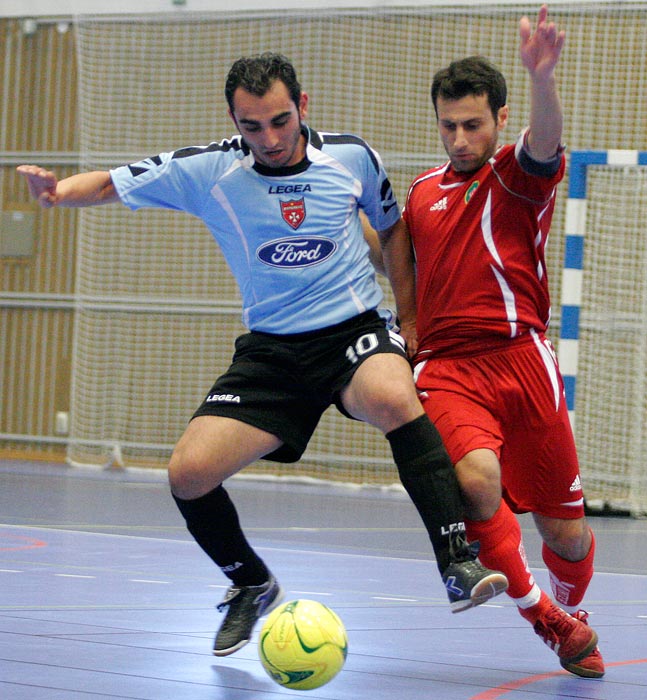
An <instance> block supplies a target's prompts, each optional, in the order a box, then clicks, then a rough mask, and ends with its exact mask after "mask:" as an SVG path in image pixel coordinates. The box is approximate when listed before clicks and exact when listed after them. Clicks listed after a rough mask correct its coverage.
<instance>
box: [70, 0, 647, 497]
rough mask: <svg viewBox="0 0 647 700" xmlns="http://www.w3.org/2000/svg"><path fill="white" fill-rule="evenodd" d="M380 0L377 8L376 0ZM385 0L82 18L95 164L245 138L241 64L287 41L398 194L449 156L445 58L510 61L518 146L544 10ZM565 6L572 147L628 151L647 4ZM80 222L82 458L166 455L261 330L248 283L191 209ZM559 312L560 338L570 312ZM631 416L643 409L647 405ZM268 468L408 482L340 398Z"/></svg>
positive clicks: (85, 158) (85, 106)
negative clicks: (440, 129) (441, 94)
mask: <svg viewBox="0 0 647 700" xmlns="http://www.w3.org/2000/svg"><path fill="white" fill-rule="evenodd" d="M362 4H364V5H367V4H369V3H362V2H361V1H359V0H358V3H357V5H358V6H361V5H362ZM414 4H415V3H414ZM370 5H371V7H365V8H362V7H358V9H355V10H349V9H339V8H337V9H336V8H335V7H334V0H333V2H332V3H331V8H329V9H326V10H309V11H307V12H300V11H298V10H294V11H292V10H285V9H276V10H267V11H255V12H251V11H248V12H234V11H231V12H222V11H221V12H215V13H213V14H199V15H198V14H193V13H182V12H178V13H169V14H168V15H163V16H150V15H141V16H135V15H133V16H127V17H109V16H100V17H99V16H97V17H93V16H79V17H77V18H76V19H75V23H74V28H75V31H76V36H77V53H78V66H79V81H80V90H79V94H80V104H79V109H80V145H81V153H82V166H83V168H84V169H95V168H106V167H111V166H113V165H117V164H121V163H125V162H131V161H134V160H136V159H138V158H141V157H145V156H149V155H154V154H156V153H159V152H161V151H166V150H172V149H174V148H178V147H181V146H187V145H204V144H206V143H209V142H210V141H213V140H219V139H221V138H223V137H226V136H229V135H231V134H232V133H234V127H233V124H232V123H231V121H230V120H229V117H228V116H227V113H226V104H225V100H224V96H223V86H224V81H225V76H226V73H227V70H228V69H229V66H230V65H231V63H232V62H233V61H234V60H235V59H236V58H238V57H239V56H241V55H247V54H253V53H259V52H261V51H263V50H275V51H280V52H282V53H284V54H286V55H287V56H288V57H289V58H290V59H291V60H292V61H293V62H294V64H295V66H296V68H297V71H298V74H299V78H300V81H301V84H302V86H303V88H304V90H306V92H308V93H309V95H310V103H309V118H308V121H309V123H310V124H311V125H312V126H313V127H314V128H320V129H324V130H328V131H342V132H350V133H356V134H360V135H361V136H363V137H364V138H365V139H366V140H367V141H368V142H369V143H370V144H371V145H372V146H373V147H375V148H376V149H377V150H378V151H379V152H380V153H381V155H382V157H383V159H384V161H385V164H386V166H387V169H388V171H389V174H390V177H391V181H392V183H393V185H394V188H395V191H396V194H397V195H398V197H399V199H400V201H402V200H403V197H404V194H405V192H406V188H407V186H408V184H409V183H410V181H411V180H412V179H413V178H414V177H415V176H416V175H417V174H418V173H419V172H420V171H422V170H424V169H426V168H428V167H430V166H431V165H433V164H435V163H438V162H442V161H443V160H444V158H445V156H444V153H443V152H442V151H441V147H440V144H439V141H438V139H437V136H436V131H435V119H434V116H433V109H432V106H431V101H430V99H429V85H430V82H431V77H432V75H433V73H434V72H435V70H437V69H438V68H440V67H442V66H444V65H446V64H447V63H448V62H449V61H451V60H453V59H455V58H459V57H462V56H465V55H469V54H475V53H478V54H483V55H486V56H488V57H489V58H490V59H491V60H492V61H493V62H495V63H496V64H497V65H498V66H499V67H500V68H501V69H502V71H503V72H504V74H505V75H506V78H507V80H508V88H509V105H510V112H511V114H510V121H509V125H508V127H507V130H506V133H505V134H504V137H505V139H506V140H513V139H514V138H515V136H516V134H517V132H518V131H519V130H520V129H521V128H522V127H523V126H524V122H525V119H526V115H527V111H528V81H527V75H526V71H525V69H524V68H523V66H522V65H521V62H520V60H519V58H518V20H519V18H520V17H521V16H522V14H528V15H529V16H530V17H534V16H535V14H536V11H537V6H536V5H534V4H533V5H531V4H528V5H521V4H519V3H518V2H517V3H511V4H501V5H496V4H488V5H481V4H479V3H473V4H472V6H469V5H467V4H463V3H447V4H446V5H439V4H438V3H430V4H429V5H428V6H420V5H419V4H418V5H416V6H415V7H405V6H400V3H394V5H397V6H393V7H389V6H388V5H389V3H379V5H380V6H379V7H378V8H376V7H373V6H372V5H373V3H370ZM550 12H551V16H552V17H553V19H555V21H557V22H558V23H559V24H560V26H563V27H565V28H566V30H567V33H568V39H567V45H566V47H565V49H564V52H563V56H562V60H561V62H560V67H559V79H560V83H561V85H562V96H563V102H564V109H565V115H566V121H565V142H566V143H567V146H568V147H569V148H572V149H574V148H591V147H596V148H613V147H619V145H618V143H617V140H618V139H622V144H620V145H621V147H623V148H639V147H640V144H641V143H643V142H644V128H643V125H644V123H645V110H646V107H645V102H644V100H643V99H642V95H643V94H644V92H645V89H644V88H645V81H646V80H647V77H646V76H645V73H644V70H643V67H644V65H643V64H644V55H643V52H644V46H645V43H647V6H646V5H645V4H644V3H618V2H613V3H596V2H592V3H570V4H563V5H551V7H550ZM618 105H622V109H617V108H616V107H617V106H618ZM601 197H603V198H609V197H610V195H606V194H604V195H601ZM564 198H565V187H564V191H562V192H560V199H559V200H558V204H557V209H556V214H555V219H554V224H553V232H552V239H551V243H550V245H549V253H548V254H549V272H550V274H551V279H552V285H553V299H554V301H555V303H556V300H558V299H559V284H560V279H559V278H560V274H559V272H560V270H561V264H562V263H561V257H562V249H563V218H564V206H563V201H564ZM613 216H614V217H616V218H615V219H614V221H616V220H617V219H620V222H619V223H618V224H617V225H618V226H620V227H622V228H625V229H627V230H629V229H630V228H631V226H633V225H634V224H635V225H636V230H635V232H634V235H636V236H638V238H639V231H640V228H639V226H638V222H637V221H634V218H635V213H634V212H632V211H631V207H630V206H628V205H627V206H626V207H623V206H622V205H618V206H617V207H614V211H613ZM79 226H80V230H79V246H78V264H77V292H76V294H77V315H76V338H75V345H74V362H73V371H74V377H73V397H72V407H71V434H70V445H69V459H70V461H72V462H74V463H96V464H105V463H108V462H109V461H110V460H114V461H117V462H120V461H123V462H124V463H126V464H130V465H133V464H135V465H137V464H145V465H149V464H153V465H158V464H164V463H165V462H166V460H167V458H168V455H169V453H170V450H171V449H172V445H173V444H174V442H175V441H176V439H177V438H178V436H179V435H180V434H181V432H182V431H183V429H184V426H185V425H186V421H187V420H188V418H189V417H190V415H191V414H192V412H193V410H194V409H195V408H196V407H197V405H198V404H199V403H200V401H201V400H202V398H203V396H204V394H205V393H206V392H207V391H208V389H209V388H210V386H211V384H212V382H213V380H214V379H215V378H216V377H217V376H218V375H219V374H220V373H221V372H222V371H223V370H224V369H225V368H226V367H227V365H228V363H229V361H230V357H231V353H232V350H233V341H234V338H235V337H236V336H237V335H238V334H240V333H241V332H242V331H243V328H242V326H241V323H240V302H239V296H238V291H237V289H236V286H235V284H234V282H233V280H232V278H231V275H230V274H229V271H228V269H227V267H226V265H225V263H224V261H223V258H222V256H221V254H220V253H219V251H218V249H217V246H216V245H215V244H214V243H213V240H212V238H211V236H210V234H209V233H208V232H207V231H206V229H204V227H203V226H202V224H201V222H199V221H197V220H195V219H192V218H190V217H187V216H185V215H183V214H177V213H170V212H159V211H150V210H149V211H140V212H137V213H132V212H129V211H127V210H126V209H125V208H124V207H120V206H118V205H110V206H108V207H101V208H98V209H87V210H83V211H82V212H80V223H79ZM609 226H610V227H611V229H613V228H614V227H615V226H616V224H614V223H611V222H609ZM613 262H614V263H616V264H615V265H612V266H611V267H612V270H610V273H609V274H613V275H615V276H618V277H621V278H622V277H624V276H625V275H628V274H638V273H639V268H638V267H637V266H636V265H635V264H630V265H629V266H628V268H627V269H626V270H625V269H623V268H621V267H620V264H621V262H620V260H619V259H618V256H617V255H614V260H613ZM383 286H384V288H385V296H386V300H385V304H386V305H387V306H388V305H389V304H390V303H391V298H390V294H389V293H388V290H387V287H386V284H385V285H383ZM554 311H555V313H554V319H555V327H554V328H553V331H552V333H551V335H552V336H553V338H554V339H556V336H557V330H556V329H557V328H558V327H559V308H555V310H554ZM636 342H637V341H636ZM617 369H618V362H617V358H616V357H610V358H609V364H608V365H605V370H604V371H605V372H608V373H611V374H612V373H614V372H616V370H617ZM622 379H623V378H622V377H620V378H618V379H617V381H618V382H619V383H618V385H617V391H615V392H609V391H605V392H604V398H603V399H602V400H601V403H604V404H606V406H605V408H606V411H607V413H608V416H609V417H610V416H612V415H613V416H614V419H616V418H618V416H619V415H620V411H619V408H618V410H616V408H614V406H613V405H612V404H611V399H612V398H615V397H614V393H615V395H616V396H617V400H618V401H619V402H621V403H622V402H626V401H628V400H629V397H628V395H627V392H626V390H625V389H624V388H622V387H624V386H625V385H624V384H622ZM587 381H588V380H586V379H583V380H582V381H581V382H580V386H582V385H583V384H586V383H587ZM385 390H388V385H385ZM592 390H593V391H595V390H594V389H592ZM583 391H584V390H582V393H583ZM585 400H586V399H584V398H582V405H584V404H585ZM640 406H641V409H640V410H641V411H642V404H640ZM623 410H624V413H623V414H622V415H626V416H627V417H629V416H634V420H635V416H636V415H637V414H636V411H637V410H638V409H637V407H633V408H624V409H623ZM641 415H642V414H641ZM602 434H604V431H602ZM587 435H588V432H584V433H583V435H582V436H580V435H578V442H579V443H580V449H581V451H582V455H583V458H584V459H585V460H588V459H590V457H589V456H590V455H593V456H594V455H595V454H596V451H597V450H600V449H602V448H603V447H604V446H603V445H601V444H600V443H601V441H600V440H599V438H598V437H597V436H595V434H593V435H592V436H591V438H588V437H587ZM598 435H599V433H598ZM588 439H591V440H592V442H593V444H592V447H589V446H587V444H586V440H588ZM598 461H599V460H596V463H594V464H591V465H589V464H588V463H587V464H585V465H584V466H585V469H586V470H587V482H588V486H589V488H591V487H592V486H593V485H595V484H596V480H597V476H596V469H597V468H598V466H599V465H598V464H597V462H598ZM637 466H640V465H639V464H638V465H637ZM253 469H255V470H256V471H258V472H269V473H272V474H290V475H292V474H300V475H305V476H314V477H321V478H331V479H335V480H341V481H353V482H362V483H378V484H390V483H392V482H395V481H397V474H396V471H395V468H394V466H393V464H392V461H391V456H390V451H389V450H388V445H387V442H386V440H385V439H384V438H383V436H382V435H381V434H379V433H378V432H377V431H375V430H374V429H373V428H371V427H370V426H366V425H363V424H359V423H356V422H353V421H349V420H348V419H346V418H343V417H341V416H340V415H339V414H338V413H337V412H336V410H334V409H332V410H329V411H328V412H327V413H326V414H325V415H324V418H323V420H322V422H321V424H320V426H319V428H318V429H317V431H316V433H315V436H314V438H313V440H312V442H311V444H310V447H309V449H308V450H307V452H306V455H305V456H304V458H303V460H302V461H301V463H300V464H299V465H290V466H287V467H285V466H281V465H277V464H271V463H270V464H266V463H264V462H263V463H258V465H254V467H253ZM619 478H620V479H621V478H623V477H620V476H619ZM605 483H606V482H605ZM604 488H606V486H605V487H604Z"/></svg>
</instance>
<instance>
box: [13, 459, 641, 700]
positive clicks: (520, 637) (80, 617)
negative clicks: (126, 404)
mask: <svg viewBox="0 0 647 700" xmlns="http://www.w3.org/2000/svg"><path fill="white" fill-rule="evenodd" d="M229 490H230V493H231V495H232V497H233V499H234V501H235V502H236V503H237V505H238V507H239V511H240V514H241V519H242V521H243V524H244V526H245V529H246V532H247V534H248V536H249V538H250V540H251V541H252V542H253V543H254V545H255V546H256V547H257V549H258V551H259V552H260V553H261V555H262V556H263V557H264V559H265V560H266V562H267V563H268V565H269V566H270V567H271V568H272V570H273V572H274V573H275V574H276V576H277V577H278V578H279V579H280V580H281V582H282V585H283V587H284V588H285V589H286V596H287V598H288V599H291V598H313V599H316V600H320V601H321V602H323V603H325V604H326V605H328V606H329V607H331V608H333V609H334V610H336V611H337V613H338V614H339V615H340V616H341V618H342V619H343V621H344V623H345V625H346V628H347V630H348V637H349V655H348V659H347V662H346V665H345V666H344V668H343V670H342V671H341V673H340V674H339V675H338V676H337V677H336V678H334V679H333V680H332V681H331V682H330V683H329V684H327V685H325V686H323V687H321V688H319V689H316V690H312V691H302V692H299V691H293V690H287V689H284V688H282V687H280V686H278V685H276V684H275V683H274V682H273V681H272V680H270V678H269V677H268V676H267V675H266V674H265V672H264V671H263V669H262V667H261V665H260V662H259V661H258V658H257V648H256V640H255V639H254V640H253V641H252V643H250V644H249V645H247V646H246V647H244V648H243V649H241V650H240V651H239V652H238V653H236V654H235V655H233V656H229V657H226V658H219V659H217V658H216V657H214V656H212V654H211V644H212V639H213V634H214V631H215V629H216V628H217V627H218V625H219V622H220V615H219V613H218V612H217V611H216V610H215V607H214V606H215V605H216V604H217V603H218V602H219V601H220V599H221V597H222V595H223V593H224V591H225V589H226V585H227V584H226V580H225V579H224V577H223V576H222V574H221V573H220V572H219V571H217V569H215V567H214V566H213V564H211V563H210V561H209V560H208V559H207V557H206V556H205V555H204V554H203V553H202V552H201V550H200V549H199V548H198V547H197V545H195V543H193V541H192V540H191V538H190V536H189V535H188V533H186V531H185V529H184V525H183V522H182V521H181V518H180V516H179V513H178V512H177V511H176V508H175V505H174V504H173V502H172V500H171V498H170V496H169V494H168V488H167V486H166V483H165V479H164V475H163V474H161V473H159V472H145V471H130V470H126V471H101V470H96V471H95V470H82V469H81V470H79V469H72V468H70V467H66V466H64V465H56V464H38V463H27V462H17V461H5V462H1V461H0V522H1V523H2V524H1V525H0V698H2V699H3V700H53V699H54V698H56V699H58V698H61V699H64V700H88V699H89V698H128V699H137V700H149V699H150V700H160V699H162V700H165V699H166V698H168V699H171V698H172V699H173V700H185V699H186V700H189V699H190V700H220V699H223V700H224V699H226V700H248V699H249V700H251V699H254V700H259V699H265V698H267V699H268V700H271V699H272V698H279V697H286V696H291V697H308V698H311V699H313V700H314V699H319V698H321V699H324V698H325V699H327V700H346V699H348V700H351V699H352V700H357V699H359V698H366V699H367V700H382V699H384V700H386V699H387V698H388V699H389V700H393V699H396V700H400V699H402V700H405V699H406V700H423V698H424V700H436V698H438V699H440V698H442V699H443V700H459V699H460V700H498V699H501V700H521V699H524V700H547V699H548V698H587V699H590V698H594V699H602V698H605V699H608V700H645V698H646V697H647V544H646V543H647V537H646V535H647V520H633V519H629V518H591V519H590V520H591V524H592V526H593V528H594V529H595V531H596V536H597V541H598V549H597V565H596V575H595V577H594V579H593V582H592V584H591V587H590V589H589V594H588V596H587V600H586V607H587V609H588V610H589V612H590V613H591V616H590V618H589V622H590V623H591V624H592V626H594V627H595V629H596V630H597V632H598V634H599V637H600V648H601V651H602V653H603V655H604V658H605V661H606V663H607V673H606V676H605V677H604V678H603V679H602V680H586V679H581V678H577V677H575V676H572V675H570V674H568V673H566V672H564V671H562V670H561V669H560V667H559V663H558V661H557V658H556V656H555V654H554V653H553V652H552V651H550V650H549V649H548V648H547V647H546V646H545V645H544V644H543V643H542V642H541V641H540V640H539V638H537V637H536V636H535V634H534V633H533V631H532V629H531V628H530V626H529V625H528V623H527V622H525V621H524V620H523V619H522V618H521V616H520V615H519V614H518V613H517V612H516V609H515V607H514V606H513V605H512V604H511V603H510V602H509V599H508V598H507V597H506V596H500V597H499V598H496V599H495V600H494V601H493V602H492V604H489V605H485V606H481V607H480V608H476V609H474V610H469V611H466V612H464V613H461V614H459V615H452V614H451V613H450V611H449V607H448V604H447V601H446V597H445V593H444V589H443V587H442V584H441V582H440V577H439V575H438V572H437V569H436V566H435V563H434V562H433V560H432V558H431V555H430V551H431V550H430V546H429V544H428V540H427V536H426V534H425V532H424V530H423V529H422V528H421V526H420V522H419V520H418V516H417V514H416V513H415V511H414V509H413V507H412V506H411V505H410V503H409V501H408V500H407V499H406V497H405V496H403V495H402V494H401V493H398V492H393V491H390V492H382V491H379V490H377V489H359V490H358V489H354V490H351V489H345V488H339V487H332V486H319V485H302V484H296V483H293V484H286V483H276V482H271V481H253V480H233V481H232V482H231V483H230V485H229ZM522 526H523V529H524V537H525V540H526V549H527V550H528V556H529V559H530V561H531V564H532V566H533V569H534V571H535V573H536V577H537V579H538V581H539V583H540V585H542V586H543V587H544V588H545V589H546V590H548V584H547V580H546V579H547V577H546V571H545V569H544V568H543V563H542V562H541V559H540V543H539V540H538V538H537V536H536V534H535V532H534V530H533V528H532V526H531V523H530V521H529V520H528V519H525V518H522Z"/></svg>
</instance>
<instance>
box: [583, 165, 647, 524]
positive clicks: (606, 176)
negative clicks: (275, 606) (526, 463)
mask: <svg viewBox="0 0 647 700" xmlns="http://www.w3.org/2000/svg"><path fill="white" fill-rule="evenodd" d="M588 170H589V173H588V178H587V179H588V193H587V194H588V196H587V216H586V237H585V253H584V279H583V283H582V289H583V292H582V295H583V298H582V311H581V316H580V340H579V346H580V348H579V356H580V359H579V370H578V375H577V394H576V397H575V401H576V404H575V408H576V421H575V423H576V434H577V438H578V446H579V451H580V460H581V462H582V465H583V476H584V479H585V484H586V486H587V493H588V498H589V501H590V502H591V503H593V502H595V501H599V502H600V503H601V504H603V505H608V506H610V507H611V508H612V509H614V510H628V511H630V512H632V513H641V512H643V513H647V469H645V464H647V437H646V436H645V434H644V432H645V431H644V426H645V420H646V418H647V399H646V398H645V389H646V388H647V387H646V383H647V276H646V275H645V269H646V268H647V237H646V236H645V230H644V216H645V212H647V168H645V167H639V166H631V167H608V166H589V168H588Z"/></svg>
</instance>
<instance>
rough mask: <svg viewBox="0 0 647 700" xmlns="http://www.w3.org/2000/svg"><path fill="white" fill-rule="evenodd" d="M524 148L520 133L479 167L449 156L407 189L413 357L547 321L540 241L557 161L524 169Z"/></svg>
mask: <svg viewBox="0 0 647 700" xmlns="http://www.w3.org/2000/svg"><path fill="white" fill-rule="evenodd" d="M522 149H523V135H522V136H521V137H520V139H519V141H518V142H517V144H516V145H506V146H502V147H501V148H499V150H498V151H497V152H496V153H495V155H494V156H493V157H492V158H490V160H489V161H488V162H487V163H486V164H485V165H483V167H481V169H480V170H478V171H477V172H474V173H469V174H466V173H457V172H455V171H454V169H453V168H452V167H451V165H450V163H449V162H448V163H446V164H445V165H443V166H441V167H439V168H435V169H433V170H429V171H427V172H426V173H423V174H422V175H420V176H419V177H418V178H416V180H414V182H413V183H412V185H411V187H410V189H409V192H408V194H407V199H406V204H405V210H404V212H403V216H404V219H405V221H406V222H407V225H408V227H409V232H410V234H411V239H412V241H413V246H414V250H415V255H416V266H417V291H416V297H417V298H416V302H417V308H418V315H417V333H418V343H419V350H418V353H419V354H418V357H419V359H424V357H425V356H427V355H428V354H429V353H434V354H436V353H442V354H444V355H455V354H461V355H463V354H471V353H472V352H478V351H479V350H481V349H487V348H490V347H492V346H496V345H497V344H500V343H501V342H502V341H504V340H506V339H511V338H516V337H518V336H520V335H522V334H524V333H527V332H528V331H529V330H530V329H531V328H534V329H535V330H537V331H538V332H539V333H543V332H544V331H545V330H546V328H547V326H548V322H549V319H550V295H549V291H548V279H547V274H546V263H545V257H544V248H545V245H546V240H547V237H548V231H549V229H550V223H551V219H552V216H553V210H554V207H555V191H556V185H557V183H558V182H559V181H560V180H561V179H562V178H563V176H564V170H565V160H564V157H563V156H562V157H561V162H560V164H559V168H558V169H557V172H556V173H555V174H553V175H550V176H542V175H539V174H529V173H528V172H526V171H524V170H523V169H522V167H521V165H520V164H519V158H520V157H522V156H523V158H524V160H525V161H528V160H529V157H528V156H527V154H525V153H524V154H522V153H521V151H522ZM536 165H537V169H538V171H539V170H540V169H541V164H536Z"/></svg>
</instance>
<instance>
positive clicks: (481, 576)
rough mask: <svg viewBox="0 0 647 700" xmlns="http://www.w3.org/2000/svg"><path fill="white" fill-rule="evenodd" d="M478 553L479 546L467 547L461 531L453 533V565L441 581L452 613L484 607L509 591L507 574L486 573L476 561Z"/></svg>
mask: <svg viewBox="0 0 647 700" xmlns="http://www.w3.org/2000/svg"><path fill="white" fill-rule="evenodd" d="M479 549H480V546H479V543H478V542H473V543H471V544H468V543H467V540H466V539H465V535H464V533H463V532H461V531H460V530H458V528H453V529H452V531H451V532H450V535H449V557H450V564H449V566H448V567H447V568H446V569H445V571H444V572H443V575H442V579H443V583H444V584H445V588H446V590H447V596H448V597H449V603H450V607H451V611H452V612H453V613H458V612H462V611H463V610H468V609H469V608H473V607H475V606H476V605H481V603H485V602H487V601H488V600H490V598H494V597H495V596H497V595H499V593H503V592H504V591H506V590H507V588H508V578H507V576H506V575H505V574H504V573H502V572H501V571H492V570H491V569H486V568H485V567H484V566H483V565H482V564H481V563H480V562H479V561H478V560H477V558H476V557H477V556H478V553H479Z"/></svg>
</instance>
